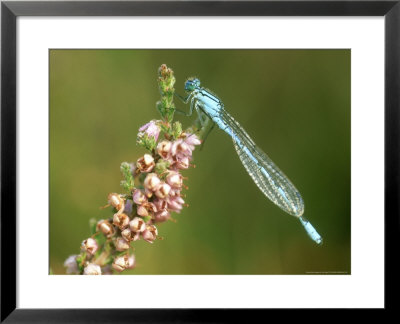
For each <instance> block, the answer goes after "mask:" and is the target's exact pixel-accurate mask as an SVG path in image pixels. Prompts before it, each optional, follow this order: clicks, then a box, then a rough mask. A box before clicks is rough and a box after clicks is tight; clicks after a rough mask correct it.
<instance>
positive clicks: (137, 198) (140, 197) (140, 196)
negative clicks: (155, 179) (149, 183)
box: [132, 189, 147, 205]
mask: <svg viewBox="0 0 400 324" xmlns="http://www.w3.org/2000/svg"><path fill="white" fill-rule="evenodd" d="M132 198H133V202H134V203H135V204H136V205H141V204H143V203H144V202H146V201H147V197H146V196H145V195H144V193H143V192H142V191H141V190H139V189H135V191H134V192H133V195H132Z"/></svg>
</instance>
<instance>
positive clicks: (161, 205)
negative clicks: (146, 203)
mask: <svg viewBox="0 0 400 324" xmlns="http://www.w3.org/2000/svg"><path fill="white" fill-rule="evenodd" d="M171 192H173V191H172V190H171V191H170V194H171ZM153 204H154V206H155V207H156V211H157V212H159V211H162V210H164V209H167V207H168V204H167V201H166V200H164V199H158V198H156V199H154V200H153Z"/></svg>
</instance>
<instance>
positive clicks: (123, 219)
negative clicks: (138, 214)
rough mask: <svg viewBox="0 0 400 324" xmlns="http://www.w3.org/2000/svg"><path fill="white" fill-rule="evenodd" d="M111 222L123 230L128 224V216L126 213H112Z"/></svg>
mask: <svg viewBox="0 0 400 324" xmlns="http://www.w3.org/2000/svg"><path fill="white" fill-rule="evenodd" d="M113 224H114V225H115V226H118V227H119V229H120V230H123V229H124V228H125V227H127V226H128V225H129V216H128V215H127V214H124V213H122V214H118V213H116V214H114V218H113Z"/></svg>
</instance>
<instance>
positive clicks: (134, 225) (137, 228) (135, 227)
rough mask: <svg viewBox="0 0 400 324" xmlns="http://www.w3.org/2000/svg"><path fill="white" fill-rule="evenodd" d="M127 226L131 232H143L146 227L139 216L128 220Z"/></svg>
mask: <svg viewBox="0 0 400 324" xmlns="http://www.w3.org/2000/svg"><path fill="white" fill-rule="evenodd" d="M129 227H130V229H131V231H133V232H143V231H144V230H145V229H146V224H145V223H144V220H143V219H141V218H140V217H135V218H134V219H132V220H131V221H130V222H129Z"/></svg>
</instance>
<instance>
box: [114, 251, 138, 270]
mask: <svg viewBox="0 0 400 324" xmlns="http://www.w3.org/2000/svg"><path fill="white" fill-rule="evenodd" d="M135 266H136V259H135V256H134V255H133V254H132V255H130V256H127V255H124V256H120V257H117V258H115V260H114V262H113V264H112V267H113V269H114V270H116V271H118V272H122V271H124V270H125V269H133V268H134V267H135Z"/></svg>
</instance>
